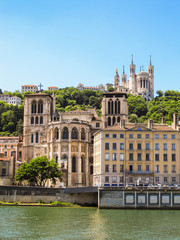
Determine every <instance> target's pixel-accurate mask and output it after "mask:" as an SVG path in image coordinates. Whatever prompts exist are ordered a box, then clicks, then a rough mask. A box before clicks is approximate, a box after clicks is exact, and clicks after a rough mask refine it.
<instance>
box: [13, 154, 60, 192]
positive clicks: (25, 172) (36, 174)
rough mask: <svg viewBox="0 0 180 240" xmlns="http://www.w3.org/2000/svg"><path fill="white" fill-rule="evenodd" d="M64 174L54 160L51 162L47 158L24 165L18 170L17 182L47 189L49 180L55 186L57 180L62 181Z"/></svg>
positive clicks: (43, 157) (33, 160)
mask: <svg viewBox="0 0 180 240" xmlns="http://www.w3.org/2000/svg"><path fill="white" fill-rule="evenodd" d="M61 177H62V172H61V170H60V169H59V168H58V163H56V161H55V160H54V159H52V160H49V159H48V158H47V157H46V156H42V157H37V158H35V159H32V160H31V161H30V162H29V163H23V164H22V165H21V166H20V168H19V169H18V170H17V174H16V176H15V179H16V181H18V182H23V181H28V183H30V184H35V185H37V186H42V187H45V185H46V182H47V180H48V179H49V180H51V181H52V182H53V184H55V183H56V181H57V179H59V180H60V181H61Z"/></svg>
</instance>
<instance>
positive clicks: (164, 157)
mask: <svg viewBox="0 0 180 240" xmlns="http://www.w3.org/2000/svg"><path fill="white" fill-rule="evenodd" d="M163 160H164V162H167V161H168V155H167V153H165V154H163Z"/></svg>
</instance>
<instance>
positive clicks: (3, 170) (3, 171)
mask: <svg viewBox="0 0 180 240" xmlns="http://www.w3.org/2000/svg"><path fill="white" fill-rule="evenodd" d="M2 176H3V177H4V176H6V168H2Z"/></svg>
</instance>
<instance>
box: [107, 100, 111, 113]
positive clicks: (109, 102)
mask: <svg viewBox="0 0 180 240" xmlns="http://www.w3.org/2000/svg"><path fill="white" fill-rule="evenodd" d="M110 109H111V101H108V114H111V110H110Z"/></svg>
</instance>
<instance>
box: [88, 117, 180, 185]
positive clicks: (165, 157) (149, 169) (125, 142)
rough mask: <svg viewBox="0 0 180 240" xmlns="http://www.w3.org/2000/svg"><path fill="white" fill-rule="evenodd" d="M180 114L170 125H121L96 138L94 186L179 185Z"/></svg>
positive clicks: (102, 131)
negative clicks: (178, 119) (179, 124)
mask: <svg viewBox="0 0 180 240" xmlns="http://www.w3.org/2000/svg"><path fill="white" fill-rule="evenodd" d="M177 118H178V116H177V114H174V122H173V124H172V126H168V125H167V124H165V123H164V124H153V122H152V120H149V121H148V122H147V124H133V123H125V124H124V123H123V124H122V123H120V124H119V125H114V126H111V127H108V128H105V129H101V130H99V131H98V132H96V133H95V134H94V174H93V185H94V186H125V185H127V184H133V185H136V184H143V185H145V184H146V185H147V184H156V183H161V184H179V183H180V156H179V143H180V141H179V140H180V139H179V137H180V136H179V127H178V121H177V120H176V119H177Z"/></svg>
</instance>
